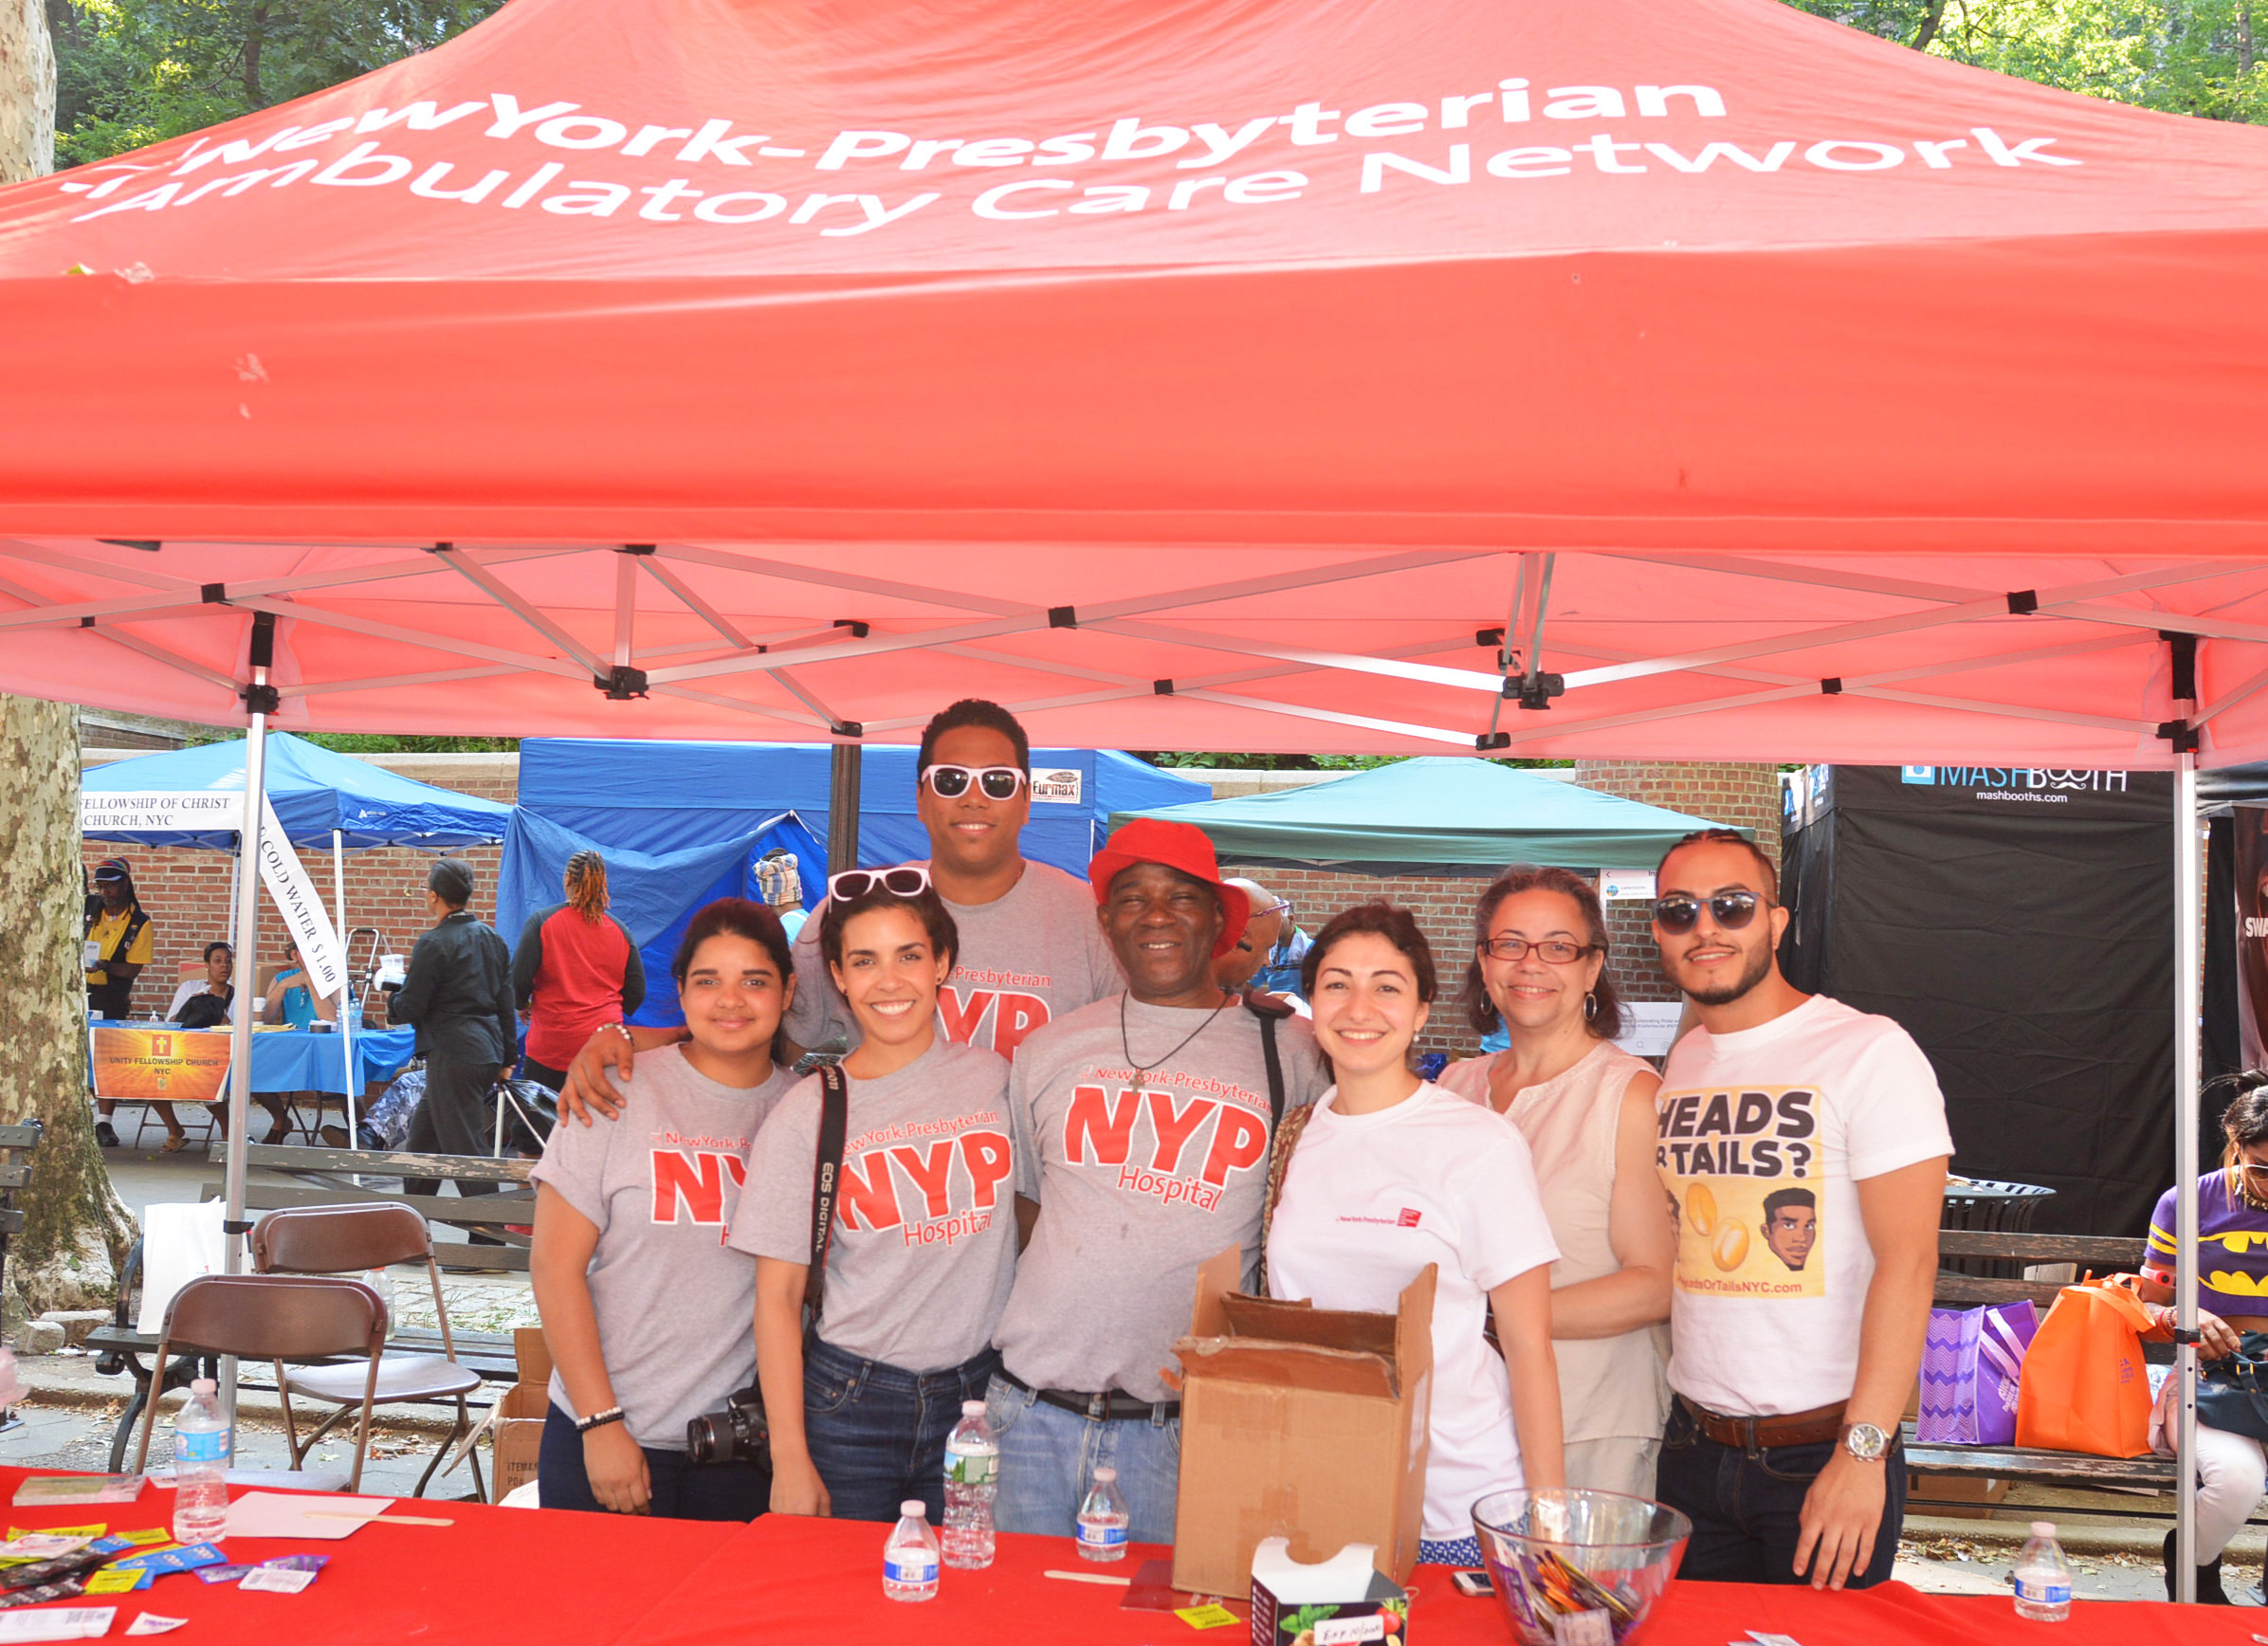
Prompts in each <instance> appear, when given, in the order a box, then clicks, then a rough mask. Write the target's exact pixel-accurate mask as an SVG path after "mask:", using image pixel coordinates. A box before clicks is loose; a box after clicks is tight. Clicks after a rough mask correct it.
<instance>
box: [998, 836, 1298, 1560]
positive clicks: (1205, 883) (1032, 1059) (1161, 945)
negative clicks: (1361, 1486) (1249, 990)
mask: <svg viewBox="0 0 2268 1646" xmlns="http://www.w3.org/2000/svg"><path fill="white" fill-rule="evenodd" d="M1088 881H1089V882H1090V884H1091V886H1092V887H1093V893H1094V901H1095V905H1096V907H1095V914H1096V917H1097V919H1098V921H1099V923H1100V924H1101V928H1102V930H1103V931H1104V933H1105V934H1106V935H1107V937H1108V938H1109V940H1110V946H1111V949H1112V951H1113V952H1114V953H1115V954H1116V955H1117V957H1118V963H1119V967H1120V969H1121V970H1122V971H1124V972H1125V978H1126V992H1125V994H1123V995H1113V996H1111V997H1108V998H1107V999H1103V1000H1097V1001H1096V1002H1094V1004H1092V1005H1090V1006H1085V1007H1082V1008H1080V1009H1079V1010H1078V1011H1075V1012H1072V1013H1070V1014H1069V1015H1064V1016H1059V1017H1057V1018H1056V1019H1055V1021H1054V1022H1052V1023H1051V1024H1050V1025H1049V1026H1048V1027H1047V1028H1045V1029H1042V1030H1040V1031H1039V1032H1038V1033H1034V1034H1033V1035H1032V1037H1031V1038H1030V1039H1028V1040H1026V1041H1025V1042H1024V1044H1023V1046H1022V1047H1021V1048H1020V1049H1019V1051H1018V1052H1017V1054H1016V1059H1015V1070H1014V1072H1013V1073H1012V1074H1011V1076H1010V1078H1009V1087H1008V1099H1009V1112H1010V1117H1011V1119H1012V1120H1013V1121H1014V1123H1015V1187H1016V1196H1017V1204H1016V1212H1017V1216H1019V1218H1022V1219H1024V1220H1026V1221H1027V1222H1028V1223H1029V1224H1030V1244H1029V1245H1028V1246H1027V1247H1026V1248H1025V1250H1024V1253H1023V1255H1022V1257H1021V1258H1020V1259H1019V1260H1018V1263H1017V1267H1016V1275H1015V1289H1014V1290H1013V1291H1011V1293H1010V1294H1009V1299H1008V1307H1007V1309H1006V1310H1005V1312H1004V1313H1003V1314H1002V1315H1001V1318H1000V1326H999V1329H998V1331H997V1334H996V1337H995V1342H996V1343H997V1345H998V1347H999V1349H1000V1353H1001V1358H1002V1362H1003V1363H1004V1365H1005V1367H1006V1370H1005V1372H1004V1373H1003V1374H1002V1375H1000V1376H997V1377H996V1378H995V1379H994V1380H993V1384H992V1393H991V1399H990V1401H989V1402H988V1403H989V1405H990V1408H991V1412H990V1416H991V1420H992V1425H993V1427H994V1429H995V1430H996V1431H997V1432H998V1434H999V1437H1000V1493H999V1499H998V1505H997V1513H998V1517H999V1518H998V1524H999V1527H1000V1529H1001V1530H1003V1531H1029V1532H1041V1533H1045V1534H1049V1535H1053V1536H1063V1537H1069V1536H1071V1535H1072V1534H1073V1532H1074V1531H1075V1529H1076V1522H1077V1517H1078V1511H1079V1502H1080V1499H1081V1497H1082V1496H1084V1494H1085V1493H1086V1492H1087V1491H1088V1489H1089V1487H1090V1486H1091V1484H1092V1479H1093V1470H1094V1468H1095V1466H1097V1465H1107V1466H1110V1467H1113V1468H1115V1469H1116V1470H1117V1471H1118V1485H1119V1490H1120V1491H1121V1492H1122V1493H1123V1494H1124V1495H1125V1499H1126V1505H1127V1509H1128V1510H1129V1511H1130V1513H1131V1516H1132V1524H1131V1526H1130V1527H1129V1528H1128V1535H1129V1537H1131V1538H1132V1539H1133V1541H1135V1542H1137V1543H1171V1542H1172V1541H1173V1535H1174V1493H1175V1489H1176V1485H1177V1481H1178V1476H1179V1473H1180V1445H1181V1442H1180V1401H1179V1400H1177V1399H1174V1398H1173V1392H1172V1391H1171V1390H1170V1389H1168V1388H1167V1387H1166V1385H1165V1382H1164V1381H1163V1379H1162V1377H1161V1370H1162V1369H1163V1368H1165V1367H1167V1366H1170V1365H1171V1364H1172V1363H1173V1345H1174V1344H1175V1342H1176V1341H1177V1340H1178V1339H1179V1338H1180V1336H1181V1334H1182V1333H1183V1332H1184V1331H1186V1330H1187V1329H1188V1326H1189V1302H1190V1298H1191V1295H1192V1294H1193V1292H1194V1290H1195V1287H1196V1280H1197V1270H1198V1265H1199V1264H1200V1263H1202V1262H1203V1261H1204V1260H1205V1259H1206V1258H1208V1257H1211V1256H1213V1255H1214V1254H1215V1253H1218V1252H1220V1251H1223V1250H1224V1249H1226V1248H1228V1247H1232V1246H1239V1247H1241V1248H1242V1249H1243V1251H1244V1258H1245V1268H1246V1278H1247V1280H1248V1282H1249V1281H1250V1279H1251V1277H1252V1273H1253V1270H1254V1268H1255V1266H1256V1262H1257V1259H1258V1255H1259V1238H1260V1210H1261V1202H1262V1200H1263V1198H1265V1196H1266V1192H1267V1183H1268V1159H1269V1144H1270V1141H1271V1138H1272V1136H1273V1131H1274V1122H1275V1120H1276V1118H1277V1117H1278V1116H1280V1114H1281V1113H1282V1112H1283V1110H1284V1108H1285V1107H1286V1106H1288V1105H1292V1104H1304V1103H1311V1102H1312V1101H1314V1099H1315V1098H1316V1097H1317V1096H1319V1095H1320V1094H1321V1093H1322V1091H1323V1090H1324V1088H1326V1086H1328V1085H1329V1083H1330V1082H1329V1077H1328V1075H1327V1074H1326V1071H1325V1066H1324V1062H1323V1057H1322V1054H1321V1053H1320V1052H1318V1051H1317V1049H1316V1046H1315V1037H1314V1035H1313V1033H1311V1032H1310V1031H1309V1030H1308V1026H1307V1025H1306V1024H1305V1023H1304V1022H1302V1021H1301V1020H1300V1019H1299V1018H1298V1017H1296V1016H1294V1015H1292V1014H1291V1012H1290V1010H1289V1007H1285V1006H1282V1005H1280V1004H1276V1003H1272V1002H1265V1001H1263V1000H1261V999H1260V998H1259V997H1251V998H1252V1003H1251V1004H1247V1003H1246V1000H1247V997H1240V996H1238V995H1236V994H1235V993H1232V992H1230V991H1228V990H1225V989H1223V988H1222V987H1221V986H1220V985H1219V984H1218V983H1217V982H1216V981H1215V980H1214V976H1213V963H1214V961H1215V960H1216V959H1217V958H1218V957H1219V956H1221V955H1223V954H1225V953H1227V952H1228V951H1229V949H1230V948H1232V947H1233V946H1234V945H1235V942H1236V939H1237V937H1238V936H1239V934H1241V933H1242V931H1243V929H1244V925H1245V922H1246V921H1247V919H1248V918H1249V916H1250V911H1251V904H1250V902H1249V901H1248V900H1247V899H1246V897H1245V895H1244V894H1243V892H1241V891H1240V890H1238V889H1237V888H1236V887H1233V886H1230V885H1228V884H1227V883H1226V882H1224V881H1223V880H1222V879H1221V877H1220V869H1219V866H1218V864H1217V863H1216V860H1215V858H1214V855H1213V845H1212V842H1210V841H1209V840H1207V839H1206V838H1205V836H1204V835H1203V834H1202V833H1201V832H1198V830H1196V829H1194V828H1192V827H1191V826H1190V825H1188V824H1186V823H1167V822H1161V821H1159V820H1157V819H1155V818H1143V819H1140V820H1137V821H1135V822H1132V823H1129V824H1127V825H1126V826H1125V828H1123V829H1121V830H1120V831H1119V832H1117V833H1115V834H1113V835H1112V836H1111V837H1110V839H1109V842H1108V843H1107V845H1106V846H1105V847H1104V848H1103V850H1101V851H1099V852H1097V853H1096V854H1095V858H1094V861H1093V863H1092V864H1091V865H1090V866H1089V867H1088Z"/></svg>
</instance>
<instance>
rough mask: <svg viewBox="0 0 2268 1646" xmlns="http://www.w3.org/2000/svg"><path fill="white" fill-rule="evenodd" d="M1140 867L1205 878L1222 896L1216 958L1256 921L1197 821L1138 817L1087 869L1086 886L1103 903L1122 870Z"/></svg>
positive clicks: (1097, 855)
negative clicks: (1158, 866) (1150, 865)
mask: <svg viewBox="0 0 2268 1646" xmlns="http://www.w3.org/2000/svg"><path fill="white" fill-rule="evenodd" d="M1137 863H1156V864H1161V865H1163V866H1164V867H1165V868H1167V869H1178V870H1179V871H1180V872H1181V873H1183V874H1186V875H1187V876H1189V878H1190V879H1192V880H1201V881H1203V882H1204V883H1205V884H1206V885H1207V886H1209V887H1212V888H1213V889H1214V891H1215V892H1216V894H1217V895H1218V896H1219V898H1220V916H1221V920H1220V936H1219V938H1218V939H1217V940H1216V941H1215V942H1214V944H1213V953H1214V956H1215V958H1216V959H1217V958H1218V957H1220V956H1222V955H1225V954H1227V953H1228V952H1229V951H1230V950H1231V949H1233V948H1235V946H1236V940H1237V939H1238V938H1240V937H1242V936H1243V935H1244V928H1245V926H1246V924H1248V923H1249V922H1250V921H1251V920H1252V915H1253V905H1252V901H1251V900H1250V899H1249V898H1247V897H1246V896H1245V895H1244V893H1243V892H1241V891H1239V890H1238V889H1237V888H1236V887H1233V886H1231V885H1229V884H1228V882H1226V881H1224V880H1223V879H1221V877H1220V859H1219V858H1218V857H1216V856H1215V855H1214V852H1213V842H1212V841H1210V840H1208V839H1206V838H1205V832H1204V831H1203V830H1202V829H1199V828H1198V826H1197V825H1196V824H1194V823H1169V822H1167V821H1165V819H1163V818H1161V817H1137V818H1135V819H1134V821H1133V822H1131V823H1129V824H1127V825H1126V826H1125V828H1123V829H1121V830H1119V831H1118V832H1116V833H1114V834H1112V835H1111V836H1110V838H1109V839H1108V840H1107V841H1106V842H1105V843H1104V845H1103V850H1100V851H1098V852H1096V853H1095V854H1094V858H1093V860H1092V861H1091V862H1089V863H1088V866H1087V883H1088V885H1089V886H1091V887H1094V900H1095V902H1096V904H1098V905H1100V904H1101V903H1102V902H1103V900H1104V899H1105V898H1107V897H1108V896H1109V895H1110V883H1111V882H1112V881H1113V880H1115V879H1117V878H1118V874H1119V871H1120V870H1121V869H1131V868H1133V867H1134V865H1136V864H1137Z"/></svg>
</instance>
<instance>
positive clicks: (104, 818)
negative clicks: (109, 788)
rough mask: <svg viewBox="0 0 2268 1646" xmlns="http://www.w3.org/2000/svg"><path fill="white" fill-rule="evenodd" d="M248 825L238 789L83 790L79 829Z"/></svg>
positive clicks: (230, 829)
mask: <svg viewBox="0 0 2268 1646" xmlns="http://www.w3.org/2000/svg"><path fill="white" fill-rule="evenodd" d="M243 828H244V793H243V791H242V790H241V789H237V790H226V789H224V790H212V789H185V790H174V791H164V790H150V791H145V792H143V793H140V794H104V793H102V792H101V790H87V789H82V790H81V791H80V793H79V832H81V833H82V834H119V833H125V832H131V831H136V830H146V831H149V832H153V833H184V834H188V833H208V832H212V833H230V834H233V833H238V832H242V830H243Z"/></svg>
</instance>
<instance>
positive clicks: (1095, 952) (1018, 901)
mask: <svg viewBox="0 0 2268 1646" xmlns="http://www.w3.org/2000/svg"><path fill="white" fill-rule="evenodd" d="M924 867H926V866H924ZM943 901H944V905H945V912H946V913H947V914H950V915H951V916H952V917H953V924H954V926H955V928H956V929H958V930H959V932H960V953H959V954H958V955H956V956H955V957H954V959H953V972H952V975H951V976H950V977H948V978H946V979H945V982H944V987H942V988H941V989H940V990H938V992H937V1018H938V1026H939V1027H940V1028H941V1029H942V1030H943V1031H944V1035H945V1038H946V1039H948V1040H950V1041H953V1042H954V1043H955V1044H956V1045H964V1046H979V1047H982V1048H983V1049H984V1050H985V1051H987V1052H998V1053H999V1054H1000V1055H1001V1056H1002V1057H1007V1058H1014V1057H1015V1049H1016V1048H1017V1047H1018V1046H1021V1045H1022V1044H1023V1043H1024V1041H1025V1039H1026V1038H1027V1037H1028V1036H1029V1035H1031V1034H1032V1033H1033V1031H1035V1030H1038V1029H1044V1028H1045V1027H1047V1025H1048V1024H1050V1023H1052V1022H1053V1021H1054V1020H1055V1019H1056V1018H1058V1017H1064V1016H1069V1015H1070V1014H1071V1013H1073V1012H1076V1011H1077V1010H1078V1009H1079V1008H1080V1007H1082V1006H1084V1005H1087V1004H1088V1002H1089V1001H1093V1000H1100V999H1102V998H1103V997H1106V996H1109V995H1115V994H1117V993H1118V992H1119V991H1120V990H1121V989H1123V988H1125V980H1124V979H1123V978H1121V977H1120V976H1119V970H1118V959H1117V957H1116V956H1115V955H1113V954H1112V953H1111V950H1110V942H1109V940H1108V939H1107V938H1106V937H1104V936H1103V928H1102V924H1101V923H1100V922H1098V921H1097V920H1096V919H1095V912H1094V911H1095V902H1094V889H1093V887H1089V886H1088V884H1087V882H1085V881H1084V880H1074V879H1072V878H1071V877H1070V875H1068V874H1066V873H1064V872H1063V870H1062V869H1053V868H1051V867H1050V866H1049V865H1047V864H1045V863H1030V862H1027V863H1026V864H1025V865H1024V872H1023V874H1022V875H1021V876H1020V877H1018V879H1017V880H1016V883H1015V885H1014V886H1012V887H1009V888H1008V890H1007V891H1006V893H1004V894H1003V895H1001V896H999V897H997V898H995V899H994V900H993V901H992V902H990V903H973V904H972V903H955V902H953V901H952V900H951V899H950V898H946V899H944V900H943ZM826 908H827V905H825V904H824V903H822V904H821V905H819V906H818V908H816V909H814V910H813V911H812V916H811V919H810V920H809V921H808V922H807V923H806V924H804V926H803V928H802V929H801V930H800V931H799V932H797V933H796V946H795V959H796V1003H795V1004H794V1005H793V1006H792V1007H790V1008H789V1009H788V1015H787V1030H788V1036H789V1038H791V1039H793V1040H794V1041H795V1042H796V1045H798V1046H803V1047H809V1048H813V1049H817V1048H821V1047H825V1046H827V1045H828V1044H830V1043H831V1042H834V1041H839V1042H841V1043H842V1045H843V1046H844V1047H845V1048H850V1047H855V1046H856V1045H857V1044H858V1025H857V1023H856V1022H854V1021H853V1020H852V1018H851V1007H850V1005H849V1003H848V1002H847V1001H845V1000H844V998H843V997H842V994H841V992H840V991H839V990H837V989H836V988H835V986H834V979H833V978H831V977H829V976H828V973H827V960H826V958H825V957H824V956H823V955H822V954H821V953H820V952H819V925H820V916H821V915H823V914H824V913H825V912H826Z"/></svg>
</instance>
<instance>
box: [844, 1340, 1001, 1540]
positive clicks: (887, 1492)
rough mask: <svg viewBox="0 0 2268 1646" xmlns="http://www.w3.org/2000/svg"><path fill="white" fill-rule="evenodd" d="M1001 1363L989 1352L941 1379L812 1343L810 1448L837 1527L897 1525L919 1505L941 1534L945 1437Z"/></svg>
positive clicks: (936, 1374) (940, 1375) (981, 1396)
mask: <svg viewBox="0 0 2268 1646" xmlns="http://www.w3.org/2000/svg"><path fill="white" fill-rule="evenodd" d="M999 1363H1000V1357H999V1356H998V1355H997V1353H995V1352H994V1351H993V1350H991V1349H989V1348H988V1349H986V1350H985V1351H984V1352H983V1353H981V1354H979V1355H977V1356H976V1357H974V1358H973V1359H971V1360H968V1361H965V1362H963V1363H961V1364H960V1365H958V1366H952V1367H948V1368H947V1369H946V1370H944V1371H942V1372H926V1373H923V1372H908V1371H905V1370H903V1369H902V1368H900V1367H897V1366H892V1365H887V1364H885V1363H882V1362H881V1361H868V1360H861V1359H860V1358H859V1357H858V1356H856V1355H851V1354H845V1353H844V1352H843V1351H842V1350H841V1349H838V1348H835V1347H833V1346H832V1345H830V1344H824V1343H821V1342H820V1341H819V1340H818V1339H817V1338H806V1339H804V1342H803V1434H804V1440H805V1443H806V1444H807V1445H809V1446H810V1448H811V1460H812V1466H813V1467H814V1468H815V1469H817V1470H818V1472H819V1478H820V1479H821V1480H823V1481H825V1482H826V1483H827V1497H828V1501H829V1503H830V1505H831V1506H832V1514H833V1515H834V1518H835V1519H837V1520H878V1521H885V1522H890V1523H895V1522H896V1520H897V1518H898V1506H899V1505H900V1504H902V1503H904V1502H905V1501H906V1500H907V1499H909V1498H915V1497H918V1498H920V1499H921V1500H922V1501H923V1502H924V1503H925V1504H927V1505H928V1506H929V1524H930V1525H931V1526H933V1527H942V1526H943V1525H944V1524H945V1436H948V1435H950V1434H952V1433H953V1425H954V1424H956V1423H958V1422H960V1403H961V1402H962V1401H963V1400H981V1399H984V1391H985V1386H986V1384H988V1383H989V1382H990V1381H992V1375H993V1371H994V1369H995V1368H996V1367H997V1366H998V1365H999Z"/></svg>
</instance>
